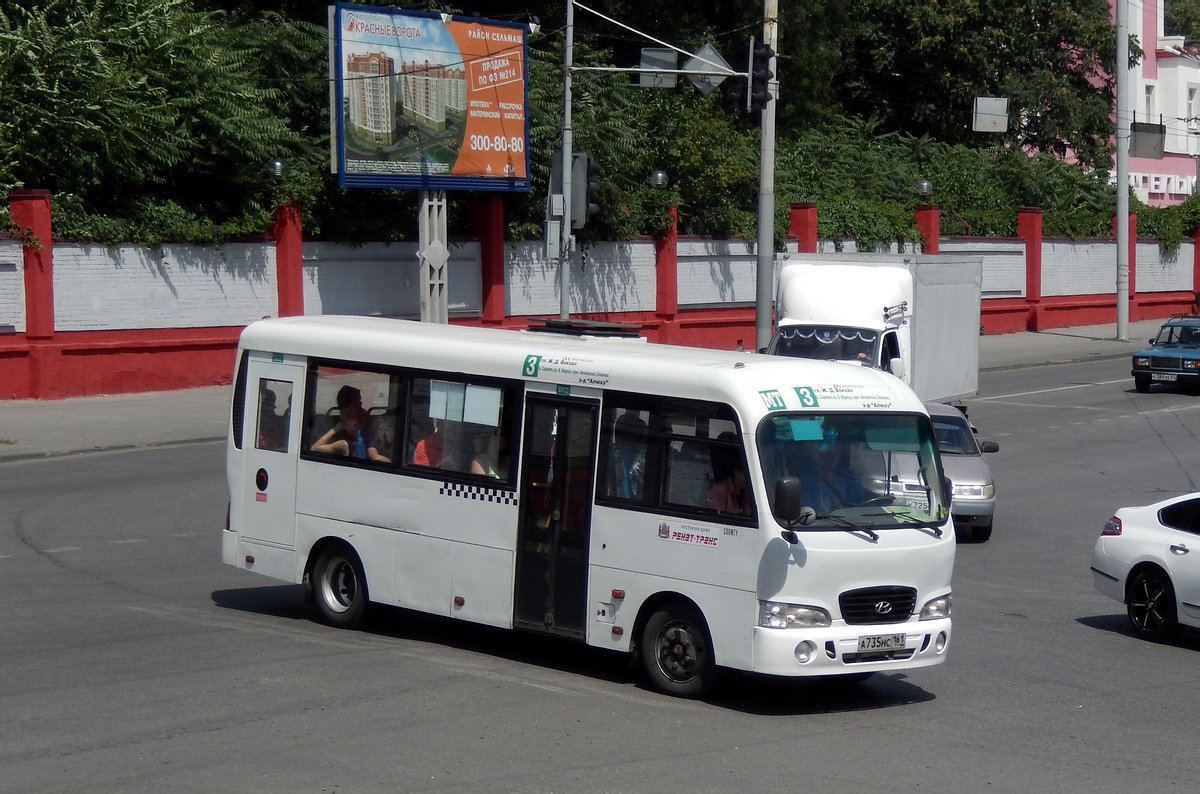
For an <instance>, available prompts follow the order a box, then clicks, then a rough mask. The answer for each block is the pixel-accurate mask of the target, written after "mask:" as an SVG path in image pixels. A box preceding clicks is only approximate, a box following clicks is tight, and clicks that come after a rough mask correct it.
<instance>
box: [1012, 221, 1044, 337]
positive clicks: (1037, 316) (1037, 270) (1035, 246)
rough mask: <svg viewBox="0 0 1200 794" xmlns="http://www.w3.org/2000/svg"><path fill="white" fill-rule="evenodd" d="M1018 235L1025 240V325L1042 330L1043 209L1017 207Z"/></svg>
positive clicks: (1035, 329)
mask: <svg viewBox="0 0 1200 794" xmlns="http://www.w3.org/2000/svg"><path fill="white" fill-rule="evenodd" d="M1017 236H1018V237H1020V238H1021V239H1022V240H1024V241H1025V303H1026V305H1027V306H1028V314H1027V315H1026V320H1025V327H1026V329H1027V330H1030V331H1041V330H1042V211H1041V210H1040V209H1038V208H1037V207H1020V208H1018V209H1017Z"/></svg>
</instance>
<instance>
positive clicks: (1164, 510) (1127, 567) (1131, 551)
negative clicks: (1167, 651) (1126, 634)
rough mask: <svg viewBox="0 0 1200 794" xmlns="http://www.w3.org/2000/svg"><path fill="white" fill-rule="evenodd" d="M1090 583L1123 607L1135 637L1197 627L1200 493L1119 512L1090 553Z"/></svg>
mask: <svg viewBox="0 0 1200 794" xmlns="http://www.w3.org/2000/svg"><path fill="white" fill-rule="evenodd" d="M1193 547H1194V548H1193ZM1193 551H1195V554H1194V555H1193V554H1192V552H1193ZM1092 581H1093V582H1094V583H1095V585H1096V589H1097V590H1099V591H1100V592H1101V593H1103V594H1104V595H1106V596H1108V597H1110V598H1114V599H1116V600H1117V601H1120V602H1121V603H1123V604H1125V611H1126V613H1127V614H1128V615H1129V624H1130V625H1131V626H1132V627H1133V633H1134V634H1136V635H1137V636H1138V637H1141V638H1143V639H1147V640H1152V641H1154V642H1167V641H1169V640H1171V639H1173V638H1174V637H1176V636H1178V635H1179V632H1180V631H1182V629H1183V627H1184V626H1195V627H1200V493H1190V494H1185V495H1183V496H1176V497H1174V498H1172V499H1166V500H1163V501H1161V502H1155V503H1154V504H1152V505H1145V506H1142V507H1122V508H1121V509H1120V510H1118V511H1117V514H1116V515H1115V516H1113V517H1112V518H1110V519H1109V520H1108V523H1106V524H1105V525H1104V529H1103V530H1102V531H1101V533H1100V537H1099V538H1098V539H1097V540H1096V546H1095V548H1094V549H1093V550H1092Z"/></svg>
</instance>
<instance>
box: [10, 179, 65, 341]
mask: <svg viewBox="0 0 1200 794" xmlns="http://www.w3.org/2000/svg"><path fill="white" fill-rule="evenodd" d="M8 208H9V213H10V215H11V217H12V223H13V226H15V227H16V228H17V230H18V232H19V233H20V235H21V239H22V243H23V245H22V246H21V249H22V254H23V259H24V262H25V337H26V338H27V339H31V340H32V339H50V338H51V337H53V336H54V268H53V260H54V256H53V253H54V241H53V239H52V237H51V224H50V191H49V190H12V191H9V194H8Z"/></svg>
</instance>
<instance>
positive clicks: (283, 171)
mask: <svg viewBox="0 0 1200 794" xmlns="http://www.w3.org/2000/svg"><path fill="white" fill-rule="evenodd" d="M269 172H270V174H271V179H273V180H275V181H276V182H282V181H283V178H284V177H285V176H287V163H285V162H284V161H283V160H282V159H281V158H279V157H276V158H275V159H274V160H272V161H271V165H270V167H269Z"/></svg>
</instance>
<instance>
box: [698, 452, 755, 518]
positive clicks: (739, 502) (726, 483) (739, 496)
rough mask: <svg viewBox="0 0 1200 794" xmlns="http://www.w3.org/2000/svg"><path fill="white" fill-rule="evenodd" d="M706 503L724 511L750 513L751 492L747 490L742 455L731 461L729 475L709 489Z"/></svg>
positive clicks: (710, 506) (744, 514) (740, 513)
mask: <svg viewBox="0 0 1200 794" xmlns="http://www.w3.org/2000/svg"><path fill="white" fill-rule="evenodd" d="M704 504H705V505H706V506H708V507H709V508H711V509H713V510H719V511H720V512H722V513H732V514H734V515H743V516H748V515H750V494H749V493H747V492H746V472H745V467H743V466H742V461H741V457H740V456H737V457H735V459H734V460H732V461H731V462H730V464H729V476H728V477H726V478H725V479H723V480H721V481H720V482H716V483H713V486H712V487H711V488H709V489H708V494H707V495H706V496H705V497H704Z"/></svg>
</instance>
